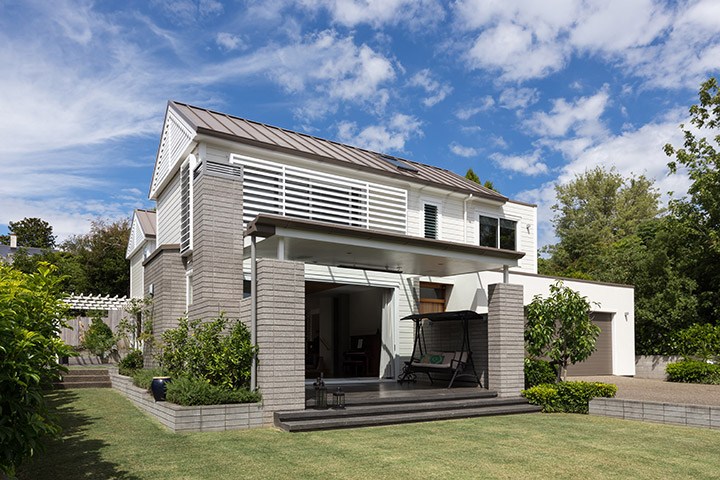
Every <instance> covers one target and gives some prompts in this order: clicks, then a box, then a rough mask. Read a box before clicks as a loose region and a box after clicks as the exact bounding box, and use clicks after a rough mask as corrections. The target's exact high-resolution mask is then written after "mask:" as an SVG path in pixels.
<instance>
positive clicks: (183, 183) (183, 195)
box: [180, 155, 196, 253]
mask: <svg viewBox="0 0 720 480" xmlns="http://www.w3.org/2000/svg"><path fill="white" fill-rule="evenodd" d="M195 164H196V161H195V156H194V155H190V156H188V158H187V160H185V162H184V163H183V164H182V166H181V167H180V253H183V252H186V251H189V250H192V248H193V238H192V237H193V235H192V230H193V173H194V170H195Z"/></svg>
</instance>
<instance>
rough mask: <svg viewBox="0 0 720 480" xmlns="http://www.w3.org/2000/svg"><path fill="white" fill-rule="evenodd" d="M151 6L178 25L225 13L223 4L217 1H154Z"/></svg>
mask: <svg viewBox="0 0 720 480" xmlns="http://www.w3.org/2000/svg"><path fill="white" fill-rule="evenodd" d="M150 4H151V5H152V6H153V7H155V8H157V9H158V10H159V11H161V12H163V13H164V14H165V16H166V17H167V18H168V19H169V20H170V21H171V22H173V23H176V24H178V25H189V24H191V23H194V22H197V21H198V20H200V19H203V18H205V17H211V16H217V15H220V14H221V13H223V11H224V8H223V4H222V3H220V2H219V1H217V0H152V1H151V2H150Z"/></svg>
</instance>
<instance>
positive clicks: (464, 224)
mask: <svg viewBox="0 0 720 480" xmlns="http://www.w3.org/2000/svg"><path fill="white" fill-rule="evenodd" d="M471 198H473V194H472V193H470V194H468V196H467V198H466V199H465V200H463V243H467V221H468V219H467V202H469V201H470V199H471Z"/></svg>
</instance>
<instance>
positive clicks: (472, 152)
mask: <svg viewBox="0 0 720 480" xmlns="http://www.w3.org/2000/svg"><path fill="white" fill-rule="evenodd" d="M450 151H451V152H452V153H454V154H455V155H457V156H460V157H465V158H470V157H474V156H476V155H477V154H478V151H477V149H475V148H473V147H465V146H463V145H460V144H458V143H451V144H450Z"/></svg>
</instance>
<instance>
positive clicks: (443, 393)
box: [305, 387, 497, 408]
mask: <svg viewBox="0 0 720 480" xmlns="http://www.w3.org/2000/svg"><path fill="white" fill-rule="evenodd" d="M332 391H333V389H332V387H329V388H328V396H330V394H332ZM496 397H497V392H494V391H491V390H483V389H467V390H453V389H448V390H440V391H438V390H429V391H427V392H423V391H421V390H420V391H418V390H416V391H413V392H411V393H409V394H407V395H390V396H387V397H378V396H363V395H357V394H356V393H354V392H346V396H345V401H346V405H347V406H348V407H350V406H364V405H394V404H407V403H424V402H435V401H451V400H463V399H487V398H496ZM305 403H306V406H307V408H313V407H314V406H315V400H314V399H312V398H311V399H309V400H307V401H306V402H305Z"/></svg>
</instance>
